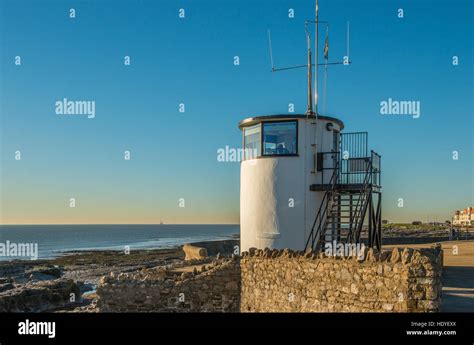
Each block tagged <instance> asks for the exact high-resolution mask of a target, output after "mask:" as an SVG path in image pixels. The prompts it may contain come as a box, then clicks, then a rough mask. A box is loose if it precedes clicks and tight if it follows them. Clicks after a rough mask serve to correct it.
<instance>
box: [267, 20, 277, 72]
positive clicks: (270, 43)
mask: <svg viewBox="0 0 474 345" xmlns="http://www.w3.org/2000/svg"><path fill="white" fill-rule="evenodd" d="M268 46H269V48H270V63H271V64H272V72H273V71H274V70H275V65H274V64H273V54H272V36H271V34H270V29H268Z"/></svg>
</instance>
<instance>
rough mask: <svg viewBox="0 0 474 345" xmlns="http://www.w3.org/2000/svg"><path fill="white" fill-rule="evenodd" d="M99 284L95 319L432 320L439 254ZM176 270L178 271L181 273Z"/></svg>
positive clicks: (246, 257) (214, 270)
mask: <svg viewBox="0 0 474 345" xmlns="http://www.w3.org/2000/svg"><path fill="white" fill-rule="evenodd" d="M191 267H192V271H190V270H189V268H190V267H189V266H188V268H187V271H186V268H185V267H182V268H179V267H174V268H167V269H165V268H156V269H146V270H142V271H141V272H137V273H128V274H124V273H122V274H120V275H118V276H114V275H113V274H111V275H110V276H107V277H104V278H102V280H101V283H100V284H99V287H98V290H97V294H98V296H99V300H98V307H99V310H100V311H105V312H108V311H122V312H128V311H158V312H160V311H165V312H214V311H217V312H236V311H242V312H435V311H438V310H439V306H440V296H441V273H442V272H441V268H442V251H441V249H440V247H437V248H433V249H420V250H414V249H404V250H400V249H394V250H393V251H392V252H382V253H376V252H374V251H372V250H369V251H367V252H366V253H365V255H364V259H363V260H358V259H357V258H354V259H340V258H334V257H325V256H324V255H319V256H316V255H315V254H312V253H306V254H305V253H301V252H294V251H291V250H288V249H285V250H269V249H266V250H255V249H251V250H250V253H247V252H245V253H243V254H242V257H241V258H240V259H239V258H236V257H233V258H232V259H220V260H215V261H214V262H213V263H212V264H207V265H206V264H204V265H202V266H198V265H194V266H191ZM183 270H184V271H183Z"/></svg>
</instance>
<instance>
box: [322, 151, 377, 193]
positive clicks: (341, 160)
mask: <svg viewBox="0 0 474 345" xmlns="http://www.w3.org/2000/svg"><path fill="white" fill-rule="evenodd" d="M317 160H318V163H317V164H318V169H317V170H318V172H320V174H318V177H317V180H316V182H317V184H321V185H330V184H331V179H332V176H333V172H332V171H333V170H334V169H335V167H337V169H338V170H339V171H338V173H337V175H338V180H337V183H338V184H340V185H350V184H354V185H356V184H364V183H365V179H366V175H367V172H368V171H370V172H371V176H370V178H371V183H372V184H373V186H374V187H376V188H380V187H381V181H380V176H381V165H380V164H381V157H380V155H379V154H377V153H376V152H375V151H370V156H367V157H357V158H351V157H347V156H344V153H343V154H342V156H341V152H319V153H318V158H317ZM327 161H330V162H331V163H329V164H326V163H325V162H327ZM369 167H370V169H369ZM328 171H330V172H331V173H330V174H331V175H330V176H331V178H328Z"/></svg>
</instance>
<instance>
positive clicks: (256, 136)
mask: <svg viewBox="0 0 474 345" xmlns="http://www.w3.org/2000/svg"><path fill="white" fill-rule="evenodd" d="M261 134H262V126H261V125H260V124H258V125H255V126H251V127H247V128H245V129H244V160H247V159H252V158H257V157H259V156H260V155H261V146H262V145H261V143H262V139H261Z"/></svg>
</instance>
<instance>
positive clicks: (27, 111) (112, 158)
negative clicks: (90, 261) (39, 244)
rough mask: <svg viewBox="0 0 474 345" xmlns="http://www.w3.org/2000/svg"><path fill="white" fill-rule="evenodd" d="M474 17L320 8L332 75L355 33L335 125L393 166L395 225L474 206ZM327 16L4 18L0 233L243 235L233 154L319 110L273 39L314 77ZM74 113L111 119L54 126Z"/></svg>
mask: <svg viewBox="0 0 474 345" xmlns="http://www.w3.org/2000/svg"><path fill="white" fill-rule="evenodd" d="M472 7H473V5H472V2H470V1H467V0H466V1H424V0H423V1H422V0H417V1H414V0H410V1H360V2H354V1H328V0H321V1H320V19H321V20H328V21H329V22H330V23H331V27H330V57H331V60H333V59H334V60H340V59H341V58H342V56H343V55H345V49H346V48H345V46H346V41H345V31H346V22H347V21H350V26H351V54H350V55H351V60H352V62H353V63H352V65H350V66H348V67H344V66H337V67H332V68H330V69H329V78H328V84H327V88H328V92H327V106H326V109H327V111H326V112H325V113H324V114H325V115H330V116H335V117H338V118H340V119H342V120H343V121H344V122H345V125H346V132H352V131H368V132H369V145H370V147H371V148H373V149H374V150H375V151H377V152H379V153H381V154H382V157H383V158H382V163H383V177H382V181H383V192H384V206H383V211H384V215H383V218H384V219H389V220H391V221H411V220H415V219H419V220H422V221H427V220H435V219H436V220H444V219H448V218H449V217H450V214H451V213H452V212H453V211H454V210H455V209H459V208H463V207H467V206H469V205H472V204H474V181H473V176H474V174H473V171H474V162H473V155H472V152H473V149H474V141H473V128H474V127H473V125H474V123H473V114H474V111H473V103H472V102H473V86H472V79H473V69H472V68H473V66H472V63H473V24H472V23H473V21H472V13H473V8H472ZM70 8H74V9H75V10H76V18H74V19H71V18H69V9H70ZM180 8H184V9H185V15H186V17H185V18H184V19H180V18H179V17H178V10H179V9H180ZM290 8H292V9H294V11H295V17H294V18H293V19H291V18H288V9H290ZM399 8H402V9H403V10H404V18H403V19H400V18H398V17H397V10H398V9H399ZM313 16H314V3H313V1H297V0H291V1H263V0H262V1H242V0H239V1H231V0H229V1H217V0H215V1H214V0H213V1H205V0H195V1H141V0H126V1H34V0H30V1H22V0H20V1H11V0H0V30H1V31H0V39H1V41H0V62H1V63H0V75H1V79H0V115H1V123H0V125H1V130H0V134H1V147H0V152H1V184H0V185H1V195H0V202H1V205H0V206H1V207H0V218H1V220H0V221H1V222H2V223H154V222H159V221H160V220H161V219H163V220H164V221H165V222H170V223H237V222H238V219H239V163H221V162H218V161H217V158H216V157H217V149H219V148H223V147H225V146H226V145H229V146H230V147H240V145H241V134H240V131H239V130H238V128H237V124H238V122H239V121H240V120H241V119H243V118H246V117H249V116H252V115H260V114H275V113H286V112H287V108H288V103H294V104H295V108H296V112H298V113H303V112H304V111H305V110H306V84H305V78H306V75H305V71H304V70H303V69H301V70H294V71H288V72H280V73H270V61H269V54H268V42H267V30H268V29H271V32H272V41H273V53H274V60H275V64H276V65H277V66H288V65H294V64H303V63H305V44H306V43H305V36H304V20H305V19H309V18H312V17H313ZM321 31H322V30H321ZM313 37H314V36H313ZM323 38H324V34H321V41H323ZM321 47H322V45H321ZM126 55H128V56H130V58H131V65H130V66H125V65H124V63H123V61H124V60H123V59H124V56H126ZM236 55H237V56H239V58H240V65H239V66H235V65H234V64H233V58H234V56H236ZM454 55H456V56H458V57H459V65H458V66H453V65H452V56H454ZM15 56H21V59H22V64H21V66H16V65H15V64H14V59H15ZM321 74H322V73H321ZM320 81H321V82H322V78H321V79H320ZM65 97H66V98H69V99H71V100H95V102H96V117H95V118H94V119H86V118H84V117H61V116H58V115H56V114H55V106H54V104H55V102H56V101H57V100H62V99H63V98H65ZM320 97H322V95H321V96H320ZM388 98H392V99H396V100H415V101H420V102H421V117H420V118H418V119H413V118H411V117H409V116H398V117H397V116H383V115H380V111H379V110H380V102H381V101H383V100H387V99H388ZM179 103H184V104H185V107H186V112H185V113H179V111H178V104H179ZM320 110H321V108H320ZM16 150H20V151H21V152H22V160H21V161H15V160H14V159H13V157H14V152H15V151H16ZM124 150H130V151H131V155H132V159H131V160H130V161H124V160H123V151H124ZM454 150H457V151H458V152H459V159H458V160H456V161H455V160H453V159H452V151H454ZM71 197H74V198H76V200H77V207H76V208H75V209H73V210H72V209H71V208H69V207H68V206H69V205H68V200H69V198H71ZM180 198H184V200H185V207H184V208H180V207H178V200H179V199H180ZM398 198H403V199H404V207H403V208H399V207H397V200H398Z"/></svg>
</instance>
